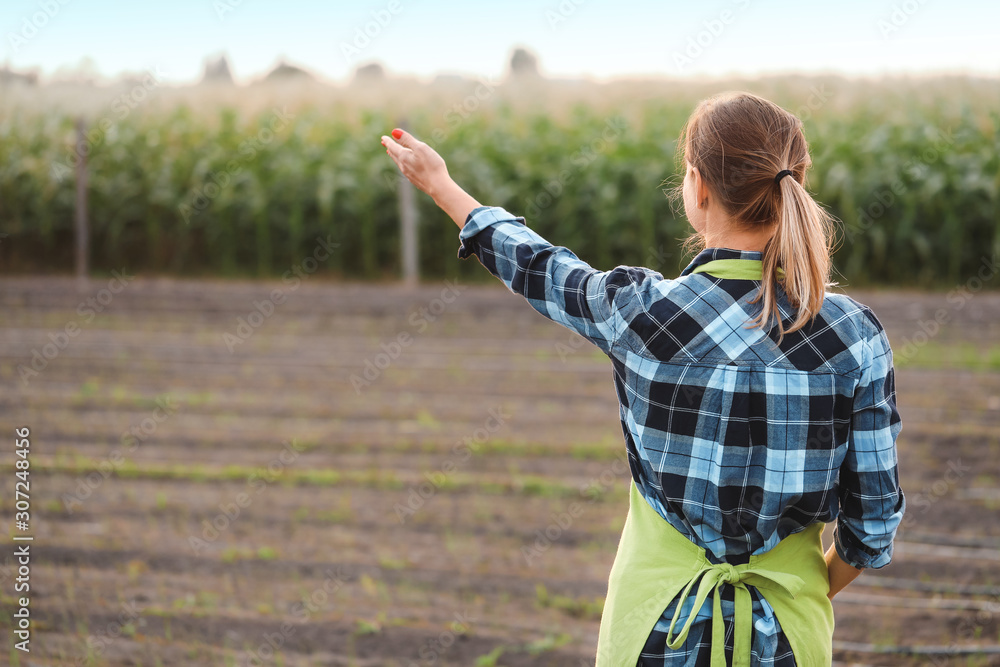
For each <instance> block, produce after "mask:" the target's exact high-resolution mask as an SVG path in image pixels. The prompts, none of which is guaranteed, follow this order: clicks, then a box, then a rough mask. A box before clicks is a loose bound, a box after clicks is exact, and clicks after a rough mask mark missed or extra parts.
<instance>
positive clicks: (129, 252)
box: [0, 77, 1000, 287]
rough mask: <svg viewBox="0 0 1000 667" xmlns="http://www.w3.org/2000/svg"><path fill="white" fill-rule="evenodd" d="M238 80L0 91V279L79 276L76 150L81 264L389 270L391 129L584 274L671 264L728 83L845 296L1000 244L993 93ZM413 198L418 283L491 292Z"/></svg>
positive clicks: (392, 252) (857, 87)
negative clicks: (772, 128)
mask: <svg viewBox="0 0 1000 667" xmlns="http://www.w3.org/2000/svg"><path fill="white" fill-rule="evenodd" d="M251 88H252V87H251ZM251 88H248V89H239V88H232V89H227V90H225V91H223V92H219V91H213V90H211V89H205V90H199V89H197V88H190V89H184V90H180V89H167V88H162V89H161V88H160V87H157V88H155V89H151V90H146V92H145V93H144V94H143V95H142V96H141V99H136V98H139V97H140V96H139V95H137V94H136V91H137V90H138V87H134V88H131V89H129V88H128V86H127V85H126V86H125V87H124V88H119V89H115V90H114V91H94V92H91V93H88V95H89V96H90V98H91V99H90V100H89V102H88V103H87V104H86V105H84V104H82V103H81V102H80V101H79V100H80V99H81V94H78V93H74V94H72V95H64V96H63V99H60V100H59V101H58V102H56V101H53V100H51V99H49V98H48V97H46V96H51V95H52V93H51V92H44V91H39V90H35V91H32V90H28V89H20V90H4V91H0V92H2V98H3V99H2V100H0V230H2V232H3V233H4V234H6V236H5V237H3V239H2V242H0V262H2V267H3V269H2V270H3V271H5V272H68V271H70V270H71V268H72V258H73V219H74V200H75V180H74V170H75V166H76V164H77V163H78V162H79V161H80V160H81V159H83V158H84V157H85V159H86V168H87V173H88V183H89V185H88V195H89V205H88V213H89V220H90V254H91V267H92V270H93V271H95V272H97V271H104V272H106V271H110V270H112V269H122V268H125V269H127V270H130V271H133V272H147V273H153V274H174V275H222V276H280V275H282V274H284V273H285V272H286V271H288V270H289V269H290V267H293V266H295V265H297V264H298V263H299V262H300V261H301V260H302V258H303V257H307V256H309V255H310V254H311V253H312V251H313V249H314V248H315V246H316V244H317V239H318V238H323V239H327V241H328V243H329V242H330V241H332V242H334V243H336V244H339V245H338V247H337V248H338V249H337V252H334V253H332V254H331V256H330V258H329V259H328V260H326V261H324V262H323V263H322V266H320V267H319V269H318V271H319V272H320V273H322V274H327V275H330V276H334V277H341V278H347V279H393V278H395V277H397V276H398V275H399V272H400V249H399V245H400V231H399V210H398V204H397V187H398V178H397V175H396V171H395V167H394V165H393V164H392V162H391V160H389V159H388V157H387V156H386V155H385V151H384V150H383V149H382V147H381V146H380V144H379V137H380V136H381V135H382V134H386V133H388V131H389V130H391V129H392V127H394V126H395V125H396V124H399V123H405V124H406V126H407V127H408V128H409V129H410V130H411V131H412V132H413V133H415V134H416V135H417V136H418V137H421V138H423V139H424V140H425V141H428V143H431V144H432V145H433V146H434V147H435V148H436V149H437V150H438V151H439V152H441V154H442V155H443V156H444V157H445V158H446V160H447V161H448V165H449V170H450V172H451V174H452V176H453V177H454V178H455V180H456V181H458V182H459V184H460V185H462V186H463V187H464V188H465V189H467V190H468V191H469V192H470V193H472V194H473V195H474V196H475V197H477V198H478V199H479V200H480V201H482V202H483V203H484V204H491V205H498V206H504V207H506V208H507V209H508V210H509V211H511V212H512V213H515V214H518V215H524V216H525V217H526V218H527V220H528V224H529V225H531V226H532V227H533V228H534V229H536V230H537V231H538V232H539V233H541V234H542V235H543V236H545V237H546V238H548V239H549V240H550V241H552V242H553V243H556V244H558V245H564V246H567V247H569V248H572V249H573V250H574V251H575V252H576V253H577V255H579V256H580V257H581V258H582V259H584V260H586V261H588V262H590V263H591V264H592V265H594V266H596V267H599V268H611V267H613V266H615V265H617V264H640V265H645V266H651V267H654V268H657V269H659V270H661V271H662V272H663V273H664V274H665V275H668V274H670V275H676V273H677V271H678V270H679V269H680V268H681V267H683V266H684V264H685V263H686V259H687V258H686V257H685V256H684V255H683V253H682V251H681V249H680V243H681V241H683V239H684V238H685V237H686V236H687V235H688V233H689V231H690V230H689V227H688V225H687V223H686V221H685V219H684V217H683V211H681V210H679V209H678V207H677V205H672V204H671V202H670V201H669V200H668V198H667V197H666V196H665V194H664V191H665V190H668V189H669V187H670V186H671V185H672V184H675V183H676V182H677V180H678V179H679V177H680V173H681V172H680V171H679V170H678V168H677V165H676V163H675V162H676V153H675V151H676V140H677V137H678V134H679V132H680V130H681V127H682V125H683V123H684V121H685V119H686V118H687V116H688V115H689V114H690V112H691V111H692V109H693V108H694V105H695V104H696V103H697V101H698V100H699V99H701V98H702V97H705V96H707V95H709V94H711V93H713V92H716V91H718V90H726V89H733V88H741V89H746V90H751V91H753V92H756V93H759V94H762V95H764V96H766V97H768V98H770V99H773V100H774V101H775V102H777V103H779V104H781V105H783V106H785V108H787V109H789V110H790V111H793V112H794V113H797V114H798V115H799V116H800V117H801V118H802V119H803V121H804V123H805V131H806V137H807V139H808V140H809V142H810V146H811V153H812V157H813V163H814V164H813V168H812V170H811V171H810V173H809V180H808V183H807V186H808V187H809V189H810V190H811V191H812V192H814V193H815V195H816V197H817V199H818V200H819V201H820V202H822V203H823V204H824V205H825V206H827V207H828V208H829V209H830V211H831V212H832V213H833V214H834V215H835V216H836V217H837V218H838V219H839V220H840V221H841V223H842V224H841V230H840V243H839V246H838V249H837V252H836V254H835V265H836V269H837V275H836V276H835V277H836V279H837V280H839V281H840V282H841V283H842V284H851V285H865V284H887V285H913V286H924V287H932V286H949V285H955V284H958V283H960V282H962V281H963V280H964V279H965V278H966V277H967V276H969V275H973V274H974V273H975V272H976V270H977V269H978V268H979V266H980V265H981V263H982V262H983V260H984V258H986V257H990V256H992V255H994V254H997V253H1000V112H998V110H1000V84H998V83H997V82H996V81H995V80H988V79H980V80H975V79H964V78H957V77H954V78H939V79H928V80H894V81H884V82H876V81H859V82H852V81H846V80H842V79H829V80H822V81H817V80H804V79H798V78H788V79H770V80H765V81H760V82H755V83H748V82H734V83H728V82H727V83H725V84H711V85H710V84H707V83H702V84H697V85H695V84H690V85H681V84H667V83H641V82H621V83H611V84H589V83H587V84H571V83H565V82H563V83H559V82H553V83H545V82H537V83H534V84H530V85H529V84H523V85H521V86H517V85H514V84H513V83H510V82H507V83H499V82H488V81H480V82H465V83H463V82H445V83H439V84H434V85H430V84H426V85H425V84H418V83H415V82H406V83H405V84H400V85H398V86H396V85H387V86H382V87H377V86H376V87H373V86H354V87H351V86H348V87H344V88H339V89H334V88H329V89H326V88H323V89H322V90H320V89H319V88H318V87H317V88H314V89H310V90H306V91H303V90H298V89H295V90H292V89H287V88H285V89H281V90H260V89H251ZM123 90H124V92H122V91H123ZM108 98H111V99H110V101H109V99H108ZM81 116H82V117H83V118H84V119H85V122H86V128H87V134H86V138H85V140H84V141H83V142H82V143H81V142H78V141H77V138H76V134H75V126H76V122H77V118H78V117H81ZM418 205H419V216H420V227H419V243H420V255H419V264H420V271H421V274H422V276H424V277H427V278H435V277H458V276H466V277H469V278H471V279H485V272H483V271H481V269H478V267H477V266H475V265H474V263H473V262H460V261H458V260H457V259H456V257H455V255H456V250H457V247H458V237H457V229H456V228H455V226H454V225H453V224H451V223H450V222H449V221H448V220H447V218H446V217H445V215H444V214H443V213H442V212H440V211H438V210H437V209H436V207H435V206H434V204H433V202H432V201H431V200H430V199H429V198H427V197H425V196H423V195H422V194H421V195H418Z"/></svg>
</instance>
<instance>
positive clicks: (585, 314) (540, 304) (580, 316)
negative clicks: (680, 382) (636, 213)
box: [458, 206, 663, 353]
mask: <svg viewBox="0 0 1000 667" xmlns="http://www.w3.org/2000/svg"><path fill="white" fill-rule="evenodd" d="M459 240H460V241H461V242H462V246H461V247H460V248H459V250H458V256H459V257H460V258H462V259H465V258H467V257H469V256H470V255H475V256H476V257H477V258H478V259H479V261H480V262H481V263H482V265H483V266H485V267H486V269H487V270H488V271H489V272H490V273H492V274H493V275H494V276H496V277H497V278H499V279H500V280H501V281H502V282H503V283H504V284H505V285H506V286H507V288H508V289H510V290H511V291H512V292H515V293H517V294H520V295H522V296H523V297H524V298H525V299H527V300H528V303H529V304H530V305H531V307H532V308H534V309H535V310H536V311H538V312H539V313H541V314H542V315H544V316H545V317H547V318H549V319H550V320H552V321H554V322H558V323H559V324H561V325H563V326H565V327H567V328H568V329H570V330H572V331H575V332H576V333H578V334H580V335H581V336H583V337H584V338H586V339H587V340H589V341H590V342H592V343H594V344H595V345H597V346H598V347H599V348H601V350H602V351H604V352H605V353H610V351H611V348H612V347H613V346H614V343H615V340H616V338H617V335H618V331H619V320H620V316H619V315H618V314H617V313H616V311H615V307H614V302H615V298H616V296H617V294H618V291H619V290H620V289H621V288H623V287H626V286H633V285H635V284H637V283H641V282H642V281H643V280H646V279H648V278H655V279H662V278H663V276H661V275H660V274H659V273H657V272H655V271H652V270H650V269H644V268H638V267H625V266H619V267H617V268H615V269H613V270H611V271H597V270H595V269H593V268H591V267H590V265H588V264H587V263H586V262H584V261H582V260H581V259H579V258H578V257H577V256H576V255H575V254H573V252H571V251H570V250H569V249H568V248H564V247H562V246H554V245H552V244H551V243H549V242H548V241H546V240H545V239H543V238H542V237H541V236H539V235H538V234H537V233H535V232H534V231H532V230H531V229H529V228H528V227H527V226H526V225H525V221H524V218H523V217H515V216H513V215H511V214H510V213H508V212H507V211H506V210H504V209H502V208H499V207H490V206H481V207H479V208H476V209H474V210H473V211H472V212H471V213H470V214H469V217H468V219H467V220H466V221H465V226H464V227H463V228H462V231H461V232H459Z"/></svg>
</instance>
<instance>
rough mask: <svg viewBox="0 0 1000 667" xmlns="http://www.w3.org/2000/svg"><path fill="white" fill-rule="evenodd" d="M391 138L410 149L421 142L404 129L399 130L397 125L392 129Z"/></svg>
mask: <svg viewBox="0 0 1000 667" xmlns="http://www.w3.org/2000/svg"><path fill="white" fill-rule="evenodd" d="M392 138H393V139H395V140H396V141H398V142H399V143H400V144H402V145H403V146H406V147H407V148H409V149H411V150H412V149H414V148H416V147H417V146H418V145H420V144H421V143H423V142H421V141H420V140H419V139H417V138H416V137H415V136H413V135H412V134H410V133H409V132H407V131H406V130H401V129H400V128H398V127H397V128H396V129H395V130H393V131H392Z"/></svg>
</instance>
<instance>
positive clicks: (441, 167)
mask: <svg viewBox="0 0 1000 667" xmlns="http://www.w3.org/2000/svg"><path fill="white" fill-rule="evenodd" d="M393 139H395V141H393ZM382 145H383V146H385V152H386V153H388V154H389V157H391V158H392V161H393V162H395V163H396V166H397V167H399V170H400V171H401V172H402V173H403V176H405V177H406V178H407V180H409V181H410V183H413V185H414V186H416V188H417V189H419V190H421V191H423V192H426V193H427V194H429V195H430V196H431V197H434V195H435V193H436V192H440V191H441V190H442V189H443V188H444V187H445V186H446V184H447V183H448V181H450V180H451V176H449V175H448V167H447V165H445V163H444V158H442V157H441V156H440V155H438V153H437V151H435V150H434V149H433V148H431V147H430V146H428V145H427V144H425V143H424V142H422V141H420V140H419V139H417V138H416V137H414V136H413V135H412V134H410V133H409V132H406V131H404V130H400V129H395V130H393V131H392V137H387V136H383V137H382Z"/></svg>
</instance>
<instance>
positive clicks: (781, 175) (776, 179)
mask: <svg viewBox="0 0 1000 667" xmlns="http://www.w3.org/2000/svg"><path fill="white" fill-rule="evenodd" d="M791 173H792V170H791V169H782V170H781V171H779V172H778V175H777V176H775V177H774V182H775V183H777V184H779V185H780V184H781V179H783V178H784V177H785V176H789V175H790V174H791Z"/></svg>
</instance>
